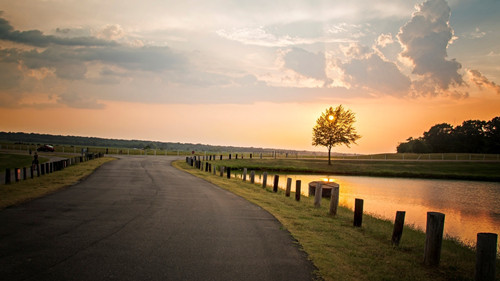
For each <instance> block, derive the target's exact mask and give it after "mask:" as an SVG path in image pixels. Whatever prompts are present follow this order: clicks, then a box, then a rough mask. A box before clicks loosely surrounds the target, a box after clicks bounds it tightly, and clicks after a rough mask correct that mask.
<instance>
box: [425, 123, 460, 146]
mask: <svg viewBox="0 0 500 281" xmlns="http://www.w3.org/2000/svg"><path fill="white" fill-rule="evenodd" d="M452 132H453V126H452V125H450V124H447V123H442V124H437V125H434V126H432V127H431V128H430V129H429V131H427V132H425V133H424V137H423V140H424V141H425V142H426V143H427V145H429V147H430V149H431V152H434V153H439V152H450V151H451V149H450V144H451V143H453V140H452V139H453V136H452Z"/></svg>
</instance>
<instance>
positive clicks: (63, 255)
mask: <svg viewBox="0 0 500 281" xmlns="http://www.w3.org/2000/svg"><path fill="white" fill-rule="evenodd" d="M173 159H174V157H165V156H158V157H153V156H149V157H145V156H142V157H141V156H137V157H133V156H129V157H127V156H125V157H121V159H119V160H117V161H112V162H110V163H107V164H105V165H103V166H102V167H101V168H99V169H98V170H97V171H96V172H95V173H94V174H92V175H91V176H90V177H88V178H87V179H86V180H85V181H83V182H81V183H79V184H77V185H74V186H72V187H69V188H66V189H63V190H61V191H59V192H57V193H55V194H52V195H49V196H47V197H44V198H40V199H37V200H34V201H31V202H29V203H26V204H23V205H20V206H17V207H12V208H8V209H5V210H3V211H0V225H1V227H0V280H311V279H313V278H314V275H313V271H314V267H313V265H312V264H311V263H310V262H309V261H308V260H307V257H306V255H305V254H304V253H303V252H302V251H300V249H299V247H298V246H297V244H296V243H294V241H293V238H292V237H291V236H290V235H289V233H288V232H287V231H285V230H283V229H282V227H281V225H280V224H279V222H277V220H276V219H275V218H274V217H272V216H271V215H270V214H269V213H267V212H266V211H264V210H262V209H261V208H260V207H258V206H256V205H254V204H251V203H249V202H248V201H246V200H244V199H242V198H240V197H238V196H236V195H234V194H232V193H229V192H227V191H225V190H223V189H221V188H219V187H217V186H215V185H212V184H210V183H208V182H206V181H204V180H202V179H199V178H196V177H193V176H191V175H189V174H187V173H185V172H182V171H179V170H177V169H175V168H173V167H172V166H171V165H170V163H171V161H172V160H173Z"/></svg>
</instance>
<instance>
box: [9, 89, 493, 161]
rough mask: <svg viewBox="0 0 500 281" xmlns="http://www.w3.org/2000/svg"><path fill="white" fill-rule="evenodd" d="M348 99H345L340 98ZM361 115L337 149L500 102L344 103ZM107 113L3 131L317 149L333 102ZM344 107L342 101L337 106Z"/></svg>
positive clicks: (371, 149)
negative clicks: (318, 124) (353, 134)
mask: <svg viewBox="0 0 500 281" xmlns="http://www.w3.org/2000/svg"><path fill="white" fill-rule="evenodd" d="M339 102H342V101H339ZM343 104H344V106H346V107H347V108H349V109H351V110H352V111H353V112H355V113H356V119H357V121H356V124H355V126H356V128H357V130H358V132H359V134H361V135H362V138H361V139H360V140H358V144H357V145H353V146H352V147H351V148H350V149H349V148H347V147H345V146H341V147H336V148H334V151H336V152H347V153H382V152H395V149H396V146H397V144H398V142H401V141H404V140H406V139H407V138H408V137H419V136H421V135H422V133H423V132H424V131H427V130H428V129H429V128H430V127H431V126H432V125H435V124H437V123H442V122H446V123H450V124H452V125H458V124H461V122H462V121H464V120H469V119H480V120H490V119H491V118H493V117H495V116H498V113H499V111H498V108H500V97H499V96H498V95H491V97H487V98H484V97H483V98H479V97H470V98H468V99H462V100H449V99H446V98H434V99H420V100H414V99H396V98H385V99H376V100H370V99H359V100H354V101H353V100H351V101H349V102H346V103H343ZM105 105H106V109H105V110H102V109H74V108H68V107H58V108H51V109H32V108H21V109H2V110H0V120H1V122H0V128H1V129H2V130H3V131H24V132H38V133H50V134H62V135H78V136H96V137H104V138H120V139H146V140H159V141H171V142H192V143H206V144H213V145H233V146H254V147H269V148H283V149H299V150H319V151H323V150H325V149H324V148H322V147H317V148H315V147H313V146H312V145H311V140H312V127H313V126H314V124H315V121H316V119H317V118H318V117H319V116H320V115H321V113H322V112H323V111H324V110H325V109H326V108H327V107H328V106H330V104H319V103H284V104H283V103H280V104H277V103H256V104H250V105H234V104H229V105H165V104H160V105H155V104H141V103H127V102H105ZM331 106H336V104H331Z"/></svg>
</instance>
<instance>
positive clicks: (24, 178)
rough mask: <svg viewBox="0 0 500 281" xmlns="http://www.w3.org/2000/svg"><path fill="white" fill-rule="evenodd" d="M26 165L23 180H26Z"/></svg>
mask: <svg viewBox="0 0 500 281" xmlns="http://www.w3.org/2000/svg"><path fill="white" fill-rule="evenodd" d="M26 178H27V176H26V167H23V180H26Z"/></svg>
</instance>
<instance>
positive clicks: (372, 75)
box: [341, 54, 411, 96]
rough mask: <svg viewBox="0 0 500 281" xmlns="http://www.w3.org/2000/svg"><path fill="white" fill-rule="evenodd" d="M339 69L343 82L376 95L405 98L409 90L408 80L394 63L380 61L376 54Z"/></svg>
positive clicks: (409, 82)
mask: <svg viewBox="0 0 500 281" xmlns="http://www.w3.org/2000/svg"><path fill="white" fill-rule="evenodd" d="M341 67H342V68H343V70H344V74H345V76H346V77H345V82H348V83H349V84H351V85H356V86H357V87H361V88H365V89H367V90H369V91H372V93H375V94H378V95H393V96H406V95H407V94H408V91H409V89H410V85H411V81H410V79H409V78H408V77H407V76H405V75H403V74H402V73H401V72H400V71H399V69H398V67H397V66H396V65H395V64H394V63H392V62H388V61H384V60H382V59H381V58H380V57H379V56H378V55H377V54H371V55H369V56H367V57H366V58H359V59H353V60H351V61H350V62H348V63H345V64H343V65H342V66H341Z"/></svg>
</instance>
